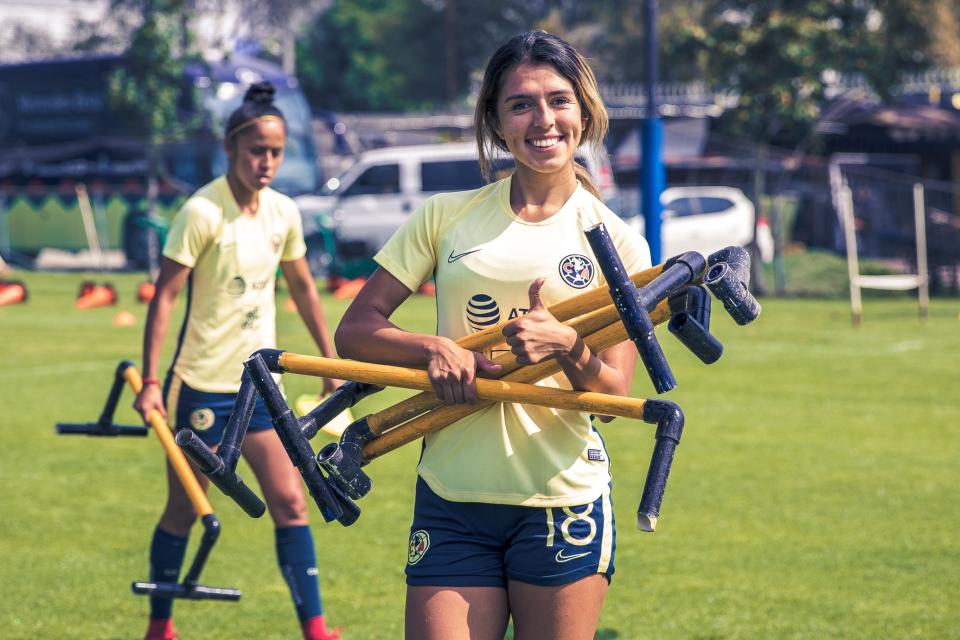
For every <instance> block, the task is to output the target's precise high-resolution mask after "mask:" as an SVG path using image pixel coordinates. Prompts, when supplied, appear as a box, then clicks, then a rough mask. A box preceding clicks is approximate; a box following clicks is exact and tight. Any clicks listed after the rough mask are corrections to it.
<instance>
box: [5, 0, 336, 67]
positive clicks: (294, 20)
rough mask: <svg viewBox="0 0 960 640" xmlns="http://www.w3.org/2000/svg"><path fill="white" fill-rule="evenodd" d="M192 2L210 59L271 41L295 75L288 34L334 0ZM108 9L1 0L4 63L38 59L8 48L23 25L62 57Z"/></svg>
mask: <svg viewBox="0 0 960 640" xmlns="http://www.w3.org/2000/svg"><path fill="white" fill-rule="evenodd" d="M192 4H193V8H192V10H191V18H190V27H191V31H192V35H193V37H194V38H195V44H196V46H197V48H198V49H199V50H200V51H202V52H203V55H204V57H205V58H207V59H213V60H215V59H219V58H222V57H223V56H224V55H226V54H228V53H230V52H235V51H239V52H243V53H253V51H252V50H251V48H252V47H255V46H257V45H256V43H258V42H264V41H269V42H272V43H273V44H274V45H275V46H278V47H280V49H279V50H276V51H273V52H272V53H273V54H274V55H276V56H277V57H279V58H281V59H282V60H283V65H284V67H285V68H286V69H287V71H288V72H289V73H292V72H293V67H294V48H293V44H294V41H293V39H292V38H289V37H287V35H288V34H289V33H291V32H292V31H294V30H296V29H297V28H298V27H302V26H303V25H304V24H307V23H308V22H309V21H310V20H312V19H313V16H315V15H317V14H318V13H320V12H322V11H324V10H325V9H326V8H328V7H329V6H330V4H331V0H300V1H299V2H293V1H291V0H286V1H285V2H277V3H270V4H268V3H262V2H256V1H255V0H193V3H192ZM109 10H110V0H0V64H3V63H10V62H22V61H24V60H26V59H27V58H29V57H33V58H36V57H37V56H36V53H35V52H34V55H32V56H31V55H29V52H27V51H17V50H16V48H17V47H16V46H14V47H10V46H8V45H10V44H11V41H12V40H15V39H14V38H12V36H13V33H14V31H15V29H16V28H17V26H18V25H21V26H22V27H24V28H25V29H26V30H27V31H29V32H31V33H38V34H42V35H44V36H45V37H46V38H47V39H49V44H50V48H51V49H52V50H53V51H54V52H55V54H57V53H59V54H63V53H66V52H69V50H70V49H71V48H72V44H73V43H74V41H75V39H76V33H75V26H76V24H77V21H78V20H83V21H85V22H93V23H98V22H102V23H106V22H108V18H109V16H108V15H107V12H108V11H109ZM278 13H279V15H283V16H285V17H284V18H283V19H282V20H283V21H286V23H285V24H284V25H283V26H278V25H276V23H275V20H276V15H277V14H278ZM271 14H272V15H271ZM271 24H273V26H271ZM18 44H21V45H22V42H20V43H18ZM47 55H49V54H47ZM43 57H46V56H43Z"/></svg>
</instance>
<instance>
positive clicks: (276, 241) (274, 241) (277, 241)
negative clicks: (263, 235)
mask: <svg viewBox="0 0 960 640" xmlns="http://www.w3.org/2000/svg"><path fill="white" fill-rule="evenodd" d="M282 244H283V238H281V237H280V234H279V233H275V234H273V235H272V236H270V246H272V247H273V252H274V253H280V246H281V245H282Z"/></svg>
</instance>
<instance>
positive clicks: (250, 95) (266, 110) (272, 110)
mask: <svg viewBox="0 0 960 640" xmlns="http://www.w3.org/2000/svg"><path fill="white" fill-rule="evenodd" d="M275 93H276V89H274V88H273V85H272V84H270V83H269V82H255V83H253V84H252V85H250V87H249V88H248V89H247V92H246V93H245V94H244V96H243V104H241V105H240V106H239V107H237V108H236V110H234V112H233V113H231V114H230V118H229V119H228V120H227V128H226V138H227V139H228V140H229V139H230V138H232V137H233V136H235V135H236V134H237V133H239V132H240V131H241V130H243V129H245V128H246V127H248V126H250V125H251V124H253V123H254V122H256V121H258V120H260V119H262V118H270V117H272V118H278V119H280V120H281V121H282V122H283V123H284V125H286V119H285V118H284V117H283V112H282V111H280V109H278V108H277V107H276V105H274V104H273V94H275Z"/></svg>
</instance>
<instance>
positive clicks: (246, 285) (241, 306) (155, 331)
mask: <svg viewBox="0 0 960 640" xmlns="http://www.w3.org/2000/svg"><path fill="white" fill-rule="evenodd" d="M273 95H274V89H273V86H272V85H270V84H269V83H266V82H261V83H257V84H254V85H252V86H251V87H250V88H249V90H248V91H247V92H246V95H245V96H244V100H243V104H242V105H241V106H240V107H239V108H238V109H237V110H236V111H234V112H233V114H232V115H231V116H230V119H229V120H228V122H227V125H226V132H225V133H226V135H225V139H224V149H225V151H226V155H227V160H228V167H227V173H226V175H225V176H221V177H219V178H217V179H216V180H214V181H213V182H211V183H209V184H207V185H206V186H204V187H202V188H201V189H200V190H199V191H197V192H196V193H195V194H194V195H193V196H192V197H191V198H190V199H189V200H188V201H187V202H186V203H185V204H184V205H183V208H182V209H181V210H180V212H179V213H178V214H177V216H176V217H175V218H174V220H173V224H172V226H171V228H170V232H169V233H168V235H167V241H166V244H165V245H164V250H163V258H162V262H161V267H160V275H159V277H158V279H157V283H156V293H155V294H154V297H153V299H152V301H151V303H150V309H149V311H148V313H147V322H146V327H145V329H144V338H143V373H144V378H143V390H142V391H141V392H140V394H139V396H138V397H137V399H136V401H135V403H134V408H136V409H137V410H138V411H139V412H140V413H141V414H142V415H144V416H146V415H147V413H148V412H149V411H151V410H157V411H159V412H160V413H161V415H163V416H164V417H165V418H166V419H167V421H168V423H169V424H170V427H171V428H173V429H192V430H193V431H195V432H196V433H197V434H198V435H199V436H200V438H201V439H202V440H203V441H204V442H205V443H206V444H208V445H209V446H210V447H212V448H216V446H217V444H219V442H220V440H221V438H222V437H223V430H224V427H225V426H226V423H227V420H228V418H229V416H230V412H231V409H232V408H233V404H234V400H235V398H236V394H237V391H239V389H240V376H241V373H242V372H243V364H242V363H243V361H244V360H245V359H246V358H248V357H250V355H251V354H252V353H254V352H255V351H257V350H258V349H262V348H266V347H275V346H276V306H275V301H274V283H275V280H276V272H277V268H278V267H279V268H280V270H281V272H282V273H283V277H284V279H285V280H286V281H287V285H288V287H289V289H290V294H291V296H292V297H293V300H294V302H295V303H296V306H297V311H298V312H299V313H300V316H301V318H302V319H303V322H304V324H305V325H306V327H307V329H308V331H309V332H310V335H311V337H312V338H313V340H314V342H315V343H316V345H317V348H318V349H319V351H320V353H321V354H322V355H324V356H327V357H335V352H334V349H333V346H332V344H331V340H330V336H329V332H328V330H327V325H326V322H325V320H324V316H323V310H322V309H321V306H320V299H319V297H318V296H317V292H316V288H315V286H314V281H313V278H312V276H311V275H310V270H309V268H308V267H307V261H306V259H305V257H304V256H305V254H306V245H305V244H304V239H303V231H302V228H301V221H300V213H299V211H298V210H297V206H296V205H295V204H294V203H293V200H291V199H290V198H288V197H286V196H284V195H281V194H280V193H278V192H276V191H274V190H273V189H271V188H270V183H271V181H272V180H273V178H274V176H275V175H276V171H277V169H278V168H279V166H280V163H281V162H283V150H284V146H285V144H286V124H285V121H284V117H283V114H282V113H281V112H280V110H279V109H277V107H276V106H275V105H274V104H273ZM184 286H186V288H187V305H186V312H185V314H184V319H183V325H182V326H181V328H180V332H179V335H178V338H177V348H176V353H175V354H174V357H173V362H172V363H171V365H170V368H169V369H168V370H167V374H166V376H165V379H164V380H163V381H161V380H160V379H159V378H158V377H157V375H158V371H159V362H158V361H159V357H160V349H161V346H162V344H163V341H164V337H165V336H166V333H167V328H168V326H169V322H170V315H171V311H172V308H173V304H174V301H175V300H176V298H177V296H178V295H179V294H180V291H181V290H182V289H183V288H184ZM161 385H162V391H161ZM337 385H338V381H336V380H325V381H324V391H325V392H329V391H332V390H333V389H334V388H335V387H336V386H337ZM243 456H244V458H246V460H247V462H248V463H249V464H250V468H251V469H252V470H253V473H254V475H256V477H257V480H258V481H259V483H260V486H261V488H262V490H263V495H264V497H265V498H266V502H267V507H268V508H269V510H270V515H271V517H272V518H273V522H274V525H275V537H276V549H277V560H278V562H279V565H280V571H281V574H282V575H283V578H284V580H286V582H287V584H288V585H289V587H290V595H291V597H292V598H293V602H294V606H295V608H296V612H297V616H298V618H299V620H300V626H301V630H302V633H303V637H304V638H305V639H307V640H331V639H333V640H335V639H336V638H338V637H339V635H338V630H328V629H327V627H326V622H325V619H324V616H323V609H322V607H321V601H320V585H319V581H318V577H317V566H316V564H317V563H316V557H315V554H316V552H315V549H314V542H313V535H312V533H311V531H310V527H309V524H308V521H307V502H306V499H305V497H304V492H303V487H302V484H301V481H300V477H299V475H298V473H297V471H296V469H295V468H294V467H293V465H291V464H290V460H289V458H288V457H287V454H286V452H285V451H284V449H283V445H282V444H281V443H280V439H279V438H278V437H277V434H276V432H275V431H274V430H273V428H272V424H271V420H270V414H269V413H268V412H267V409H266V407H265V406H264V405H263V401H262V400H261V399H260V398H259V397H258V398H257V404H256V408H255V409H254V412H253V419H252V420H251V422H250V427H249V429H248V431H247V434H246V437H245V438H244V442H243ZM198 479H199V480H200V483H201V485H202V486H203V487H205V488H206V486H207V484H208V482H207V479H206V477H205V476H203V475H200V474H198ZM195 520H196V514H195V513H194V511H193V508H192V507H191V504H190V501H189V500H188V498H187V495H186V493H185V492H184V490H183V488H182V487H181V485H180V483H179V481H178V480H177V478H176V476H175V475H174V474H173V472H172V469H170V467H169V465H168V468H167V503H166V507H165V508H164V510H163V514H162V515H161V517H160V522H159V523H158V524H157V527H156V530H155V531H154V535H153V541H152V543H151V547H150V575H151V579H153V580H161V581H164V582H170V581H176V580H177V576H178V575H179V573H180V569H181V565H182V563H183V557H184V551H185V549H186V545H187V538H188V536H189V534H190V528H191V527H192V525H193V523H194V521H195ZM172 606H173V601H172V600H170V599H162V598H151V600H150V622H149V625H148V629H147V633H146V639H147V640H175V638H176V637H177V636H176V633H175V631H174V629H173V622H172V618H171V613H172ZM225 634H226V635H227V636H233V635H236V634H232V633H231V632H229V631H226V632H225Z"/></svg>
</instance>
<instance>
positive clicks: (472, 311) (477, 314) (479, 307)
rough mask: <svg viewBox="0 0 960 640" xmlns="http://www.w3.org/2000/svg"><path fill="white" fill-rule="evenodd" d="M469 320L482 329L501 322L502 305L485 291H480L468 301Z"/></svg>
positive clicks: (478, 328) (473, 326) (477, 329)
mask: <svg viewBox="0 0 960 640" xmlns="http://www.w3.org/2000/svg"><path fill="white" fill-rule="evenodd" d="M467 322H468V323H470V326H471V327H472V328H473V330H474V331H480V330H482V329H486V328H487V327H492V326H493V325H495V324H497V323H499V322H500V306H499V305H498V304H497V301H496V300H494V299H493V298H491V297H490V296H488V295H487V294H485V293H478V294H476V295H474V296H473V297H472V298H470V301H469V302H468V303H467Z"/></svg>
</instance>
